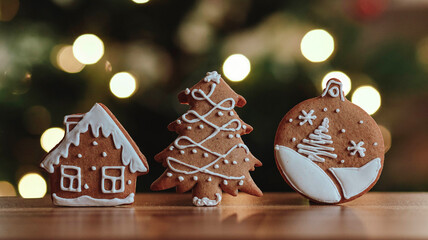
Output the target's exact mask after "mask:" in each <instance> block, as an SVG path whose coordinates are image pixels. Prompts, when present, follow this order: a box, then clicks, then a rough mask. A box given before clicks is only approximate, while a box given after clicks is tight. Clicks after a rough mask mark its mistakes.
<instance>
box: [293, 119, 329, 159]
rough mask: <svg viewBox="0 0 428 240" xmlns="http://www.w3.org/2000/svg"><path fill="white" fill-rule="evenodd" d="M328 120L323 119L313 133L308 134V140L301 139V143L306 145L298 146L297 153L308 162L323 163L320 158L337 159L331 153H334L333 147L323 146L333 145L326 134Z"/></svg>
mask: <svg viewBox="0 0 428 240" xmlns="http://www.w3.org/2000/svg"><path fill="white" fill-rule="evenodd" d="M328 123H329V120H328V118H324V119H323V121H322V123H321V125H320V126H318V128H317V129H315V130H314V133H311V134H309V140H308V139H303V140H302V142H303V143H306V144H301V143H300V144H298V145H297V148H298V152H299V153H302V154H305V155H306V156H307V157H308V158H309V159H310V160H312V161H317V162H324V161H325V159H324V158H322V157H320V156H325V157H330V158H337V155H336V154H334V153H331V152H333V151H334V148H333V147H328V146H324V145H325V144H333V141H332V140H331V136H330V135H328V134H326V133H327V132H328V128H329V125H328Z"/></svg>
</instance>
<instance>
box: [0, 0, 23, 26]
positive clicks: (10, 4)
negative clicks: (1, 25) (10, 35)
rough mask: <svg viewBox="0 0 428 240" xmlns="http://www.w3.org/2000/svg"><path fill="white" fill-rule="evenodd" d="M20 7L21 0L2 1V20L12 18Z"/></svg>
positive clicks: (0, 17)
mask: <svg viewBox="0 0 428 240" xmlns="http://www.w3.org/2000/svg"><path fill="white" fill-rule="evenodd" d="M18 9H19V0H7V1H4V0H2V1H0V21H3V22H7V21H10V20H12V19H13V18H14V17H15V16H16V13H17V12H18Z"/></svg>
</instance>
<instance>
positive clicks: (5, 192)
mask: <svg viewBox="0 0 428 240" xmlns="http://www.w3.org/2000/svg"><path fill="white" fill-rule="evenodd" d="M8 196H16V191H15V188H14V187H13V185H12V184H11V183H10V182H7V181H0V197H8Z"/></svg>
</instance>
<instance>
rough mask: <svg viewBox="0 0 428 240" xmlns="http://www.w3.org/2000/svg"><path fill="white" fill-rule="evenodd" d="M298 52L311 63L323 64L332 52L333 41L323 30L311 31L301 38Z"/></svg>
mask: <svg viewBox="0 0 428 240" xmlns="http://www.w3.org/2000/svg"><path fill="white" fill-rule="evenodd" d="M300 51H301V52H302V54H303V56H304V57H305V58H306V59H308V60H309V61H311V62H323V61H325V60H327V58H329V57H330V56H331V54H332V53H333V51H334V39H333V37H332V36H331V35H330V33H328V32H327V31H325V30H323V29H314V30H311V31H309V32H308V33H306V34H305V36H304V37H303V38H302V42H301V43H300Z"/></svg>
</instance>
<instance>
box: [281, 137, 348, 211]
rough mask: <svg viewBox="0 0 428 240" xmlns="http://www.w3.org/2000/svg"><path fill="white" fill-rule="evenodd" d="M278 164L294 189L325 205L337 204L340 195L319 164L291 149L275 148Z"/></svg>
mask: <svg viewBox="0 0 428 240" xmlns="http://www.w3.org/2000/svg"><path fill="white" fill-rule="evenodd" d="M275 151H276V156H277V162H278V165H279V166H280V169H281V171H282V172H283V175H284V176H285V177H286V179H287V182H289V183H290V184H291V185H292V187H293V188H294V189H296V190H297V191H298V192H300V193H302V194H303V195H305V196H307V197H309V198H311V199H314V200H316V201H319V202H324V203H337V202H339V201H340V200H341V196H340V193H339V191H338V189H337V188H336V185H335V184H334V182H333V181H332V180H331V178H330V177H329V176H328V175H327V174H326V172H324V171H323V170H322V169H321V168H320V167H318V165H317V164H315V163H314V162H312V161H311V160H310V159H308V158H306V157H304V156H302V155H300V154H299V153H297V152H296V151H294V150H293V149H291V148H288V147H285V146H281V145H276V146H275Z"/></svg>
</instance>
